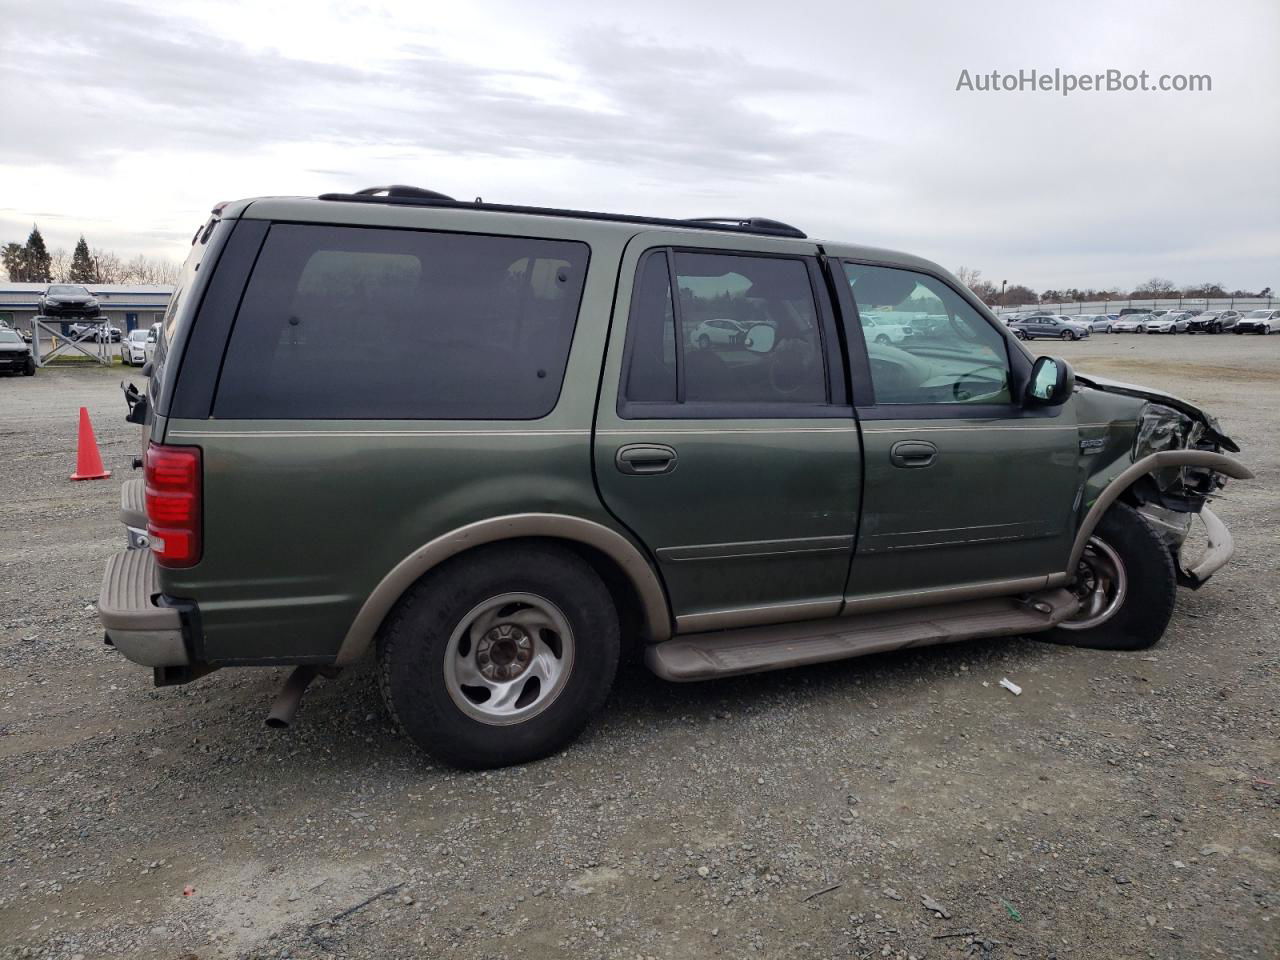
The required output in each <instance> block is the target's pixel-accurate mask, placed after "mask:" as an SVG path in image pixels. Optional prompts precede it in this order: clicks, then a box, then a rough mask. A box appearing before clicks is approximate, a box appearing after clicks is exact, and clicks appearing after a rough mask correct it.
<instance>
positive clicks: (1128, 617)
mask: <svg viewBox="0 0 1280 960" xmlns="http://www.w3.org/2000/svg"><path fill="white" fill-rule="evenodd" d="M1177 585H1178V580H1177V574H1176V572H1175V571H1174V568H1173V557H1172V556H1171V555H1170V553H1169V551H1168V549H1166V548H1165V546H1164V544H1163V543H1161V541H1160V538H1159V537H1158V536H1156V532H1155V531H1154V530H1153V529H1152V528H1151V525H1150V524H1149V523H1147V521H1146V520H1144V519H1143V518H1142V515H1141V514H1140V513H1138V511H1137V510H1135V509H1134V508H1133V507H1130V506H1129V505H1127V504H1123V503H1117V504H1114V505H1113V506H1112V507H1111V509H1110V510H1108V511H1107V512H1106V514H1105V515H1104V516H1103V518H1102V521H1101V522H1100V523H1099V524H1098V526H1097V529H1096V530H1095V531H1094V535H1093V536H1092V537H1090V538H1089V544H1088V546H1086V547H1085V551H1084V555H1083V556H1082V557H1081V558H1080V563H1079V564H1078V565H1077V567H1076V571H1075V579H1074V580H1072V582H1071V583H1070V584H1069V585H1068V588H1067V589H1069V590H1071V591H1072V592H1073V593H1074V594H1075V595H1076V597H1077V599H1079V600H1080V610H1079V611H1078V612H1077V613H1076V614H1075V616H1073V617H1072V618H1071V619H1070V620H1066V621H1064V622H1063V623H1061V624H1059V625H1058V626H1057V627H1055V628H1054V629H1053V630H1052V631H1050V632H1049V633H1048V634H1047V635H1046V639H1049V640H1052V641H1054V642H1055V643H1065V644H1070V645H1072V646H1077V647H1092V648H1094V649H1097V650H1142V649H1145V648H1146V647H1150V646H1153V645H1154V644H1155V643H1156V642H1157V641H1158V640H1159V639H1160V637H1161V636H1163V635H1164V631H1165V627H1167V626H1168V624H1169V618H1170V617H1172V616H1173V604H1174V599H1175V594H1176V592H1177Z"/></svg>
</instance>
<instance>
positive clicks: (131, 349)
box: [121, 327, 156, 367]
mask: <svg viewBox="0 0 1280 960" xmlns="http://www.w3.org/2000/svg"><path fill="white" fill-rule="evenodd" d="M155 352H156V328H155V327H151V328H150V329H147V330H130V331H129V336H127V337H125V339H124V349H123V350H122V351H121V353H122V354H123V356H122V358H121V359H123V360H124V362H125V363H127V364H129V366H131V367H133V366H142V365H143V364H145V363H146V362H147V361H148V360H150V359H151V358H152V356H154V354H155Z"/></svg>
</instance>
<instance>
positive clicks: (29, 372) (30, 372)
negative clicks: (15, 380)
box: [22, 357, 36, 377]
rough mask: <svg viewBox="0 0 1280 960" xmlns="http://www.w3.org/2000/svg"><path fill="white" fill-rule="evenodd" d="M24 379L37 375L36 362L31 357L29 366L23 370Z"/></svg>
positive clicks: (28, 360)
mask: <svg viewBox="0 0 1280 960" xmlns="http://www.w3.org/2000/svg"><path fill="white" fill-rule="evenodd" d="M22 375H23V376H24V377H34V376H35V375H36V362H35V360H33V359H32V358H31V357H27V365H26V366H25V367H23V368H22Z"/></svg>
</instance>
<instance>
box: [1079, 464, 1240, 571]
mask: <svg viewBox="0 0 1280 960" xmlns="http://www.w3.org/2000/svg"><path fill="white" fill-rule="evenodd" d="M1178 466H1187V467H1208V468H1209V469H1211V470H1216V471H1217V472H1218V473H1223V474H1226V475H1227V476H1228V477H1231V478H1232V479H1235V480H1251V479H1252V478H1253V471H1252V470H1250V469H1249V468H1248V467H1246V466H1245V465H1244V464H1243V463H1241V462H1240V461H1239V460H1236V459H1235V458H1234V457H1228V456H1227V455H1226V454H1222V453H1213V452H1212V451H1209V450H1162V451H1160V452H1159V453H1152V454H1149V455H1147V456H1145V457H1143V458H1142V459H1141V460H1137V461H1135V462H1134V463H1132V464H1130V465H1129V466H1128V467H1126V468H1125V469H1124V470H1122V471H1120V473H1118V474H1116V476H1115V477H1113V478H1112V480H1111V481H1110V482H1109V483H1108V484H1107V485H1106V486H1105V487H1104V488H1103V489H1102V492H1101V493H1099V494H1098V498H1097V499H1096V500H1094V501H1093V504H1092V505H1091V506H1090V507H1089V512H1088V513H1086V514H1085V517H1084V520H1083V521H1082V522H1081V524H1080V528H1079V529H1078V530H1077V531H1076V536H1075V540H1074V541H1073V543H1072V547H1071V557H1070V560H1069V561H1068V562H1067V569H1066V573H1067V575H1068V576H1070V575H1071V574H1072V571H1074V570H1075V568H1076V565H1077V564H1079V562H1080V556H1081V555H1082V554H1083V553H1084V548H1085V545H1086V544H1087V543H1088V542H1089V538H1090V537H1091V536H1093V531H1094V530H1095V529H1096V528H1097V526H1098V524H1099V523H1100V522H1101V520H1102V516H1103V514H1105V513H1106V512H1107V510H1108V509H1109V508H1110V507H1111V505H1112V504H1113V503H1115V502H1116V501H1117V500H1119V499H1120V497H1121V496H1123V495H1124V493H1125V492H1126V491H1127V490H1128V489H1129V488H1130V487H1132V486H1133V485H1134V484H1135V483H1137V481H1138V480H1140V479H1141V478H1142V477H1145V476H1146V475H1147V474H1149V473H1151V472H1152V471H1154V470H1159V469H1161V468H1163V467H1178Z"/></svg>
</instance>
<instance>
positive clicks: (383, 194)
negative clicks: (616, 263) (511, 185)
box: [320, 184, 807, 240]
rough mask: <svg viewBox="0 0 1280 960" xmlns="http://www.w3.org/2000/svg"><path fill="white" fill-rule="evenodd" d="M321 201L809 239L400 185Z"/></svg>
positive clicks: (701, 220)
mask: <svg viewBox="0 0 1280 960" xmlns="http://www.w3.org/2000/svg"><path fill="white" fill-rule="evenodd" d="M320 199H321V200H341V201H346V202H355V203H396V204H407V205H410V206H420V207H465V208H467V209H470V210H487V211H489V212H491V213H528V214H533V215H535V216H539V217H571V218H573V219H577V220H605V221H608V222H610V223H640V224H645V225H647V226H655V227H684V228H686V229H688V228H690V227H692V228H696V229H699V230H723V231H726V232H728V233H752V234H763V235H765V236H771V237H791V238H793V239H796V240H805V239H807V236H806V234H805V233H804V231H802V230H800V229H799V228H797V227H793V226H791V225H790V224H788V223H783V222H782V221H780V220H770V219H768V218H766V217H694V218H691V219H687V220H675V219H670V218H667V217H641V216H636V215H633V214H627V213H600V212H597V211H592V210H562V209H559V208H556V207H526V206H520V205H517V204H510V203H485V202H483V201H482V200H481V199H480V198H479V197H476V199H475V200H474V201H468V200H455V199H453V197H450V196H447V195H445V194H443V193H437V192H436V191H434V190H424V189H422V188H421V187H409V186H404V185H402V184H396V185H393V186H389V187H367V188H366V189H364V190H357V191H356V192H355V193H322V194H320Z"/></svg>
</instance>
